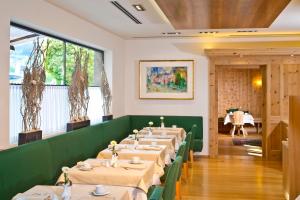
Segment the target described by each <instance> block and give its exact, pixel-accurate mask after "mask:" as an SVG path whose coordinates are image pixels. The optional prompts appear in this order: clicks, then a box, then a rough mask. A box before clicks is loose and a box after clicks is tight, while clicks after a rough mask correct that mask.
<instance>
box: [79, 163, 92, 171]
mask: <svg viewBox="0 0 300 200" xmlns="http://www.w3.org/2000/svg"><path fill="white" fill-rule="evenodd" d="M77 167H78V168H79V169H80V170H91V169H92V168H93V167H92V165H91V164H90V163H88V162H82V161H80V162H77Z"/></svg>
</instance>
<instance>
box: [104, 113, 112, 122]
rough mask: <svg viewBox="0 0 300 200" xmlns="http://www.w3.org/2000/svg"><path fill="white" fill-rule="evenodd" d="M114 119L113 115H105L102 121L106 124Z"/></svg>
mask: <svg viewBox="0 0 300 200" xmlns="http://www.w3.org/2000/svg"><path fill="white" fill-rule="evenodd" d="M112 119H113V115H104V116H102V121H103V122H105V121H110V120H112Z"/></svg>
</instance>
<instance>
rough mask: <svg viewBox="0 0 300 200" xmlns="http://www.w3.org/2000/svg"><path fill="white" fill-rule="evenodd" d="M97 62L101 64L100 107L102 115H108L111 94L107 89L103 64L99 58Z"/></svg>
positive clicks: (109, 112)
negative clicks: (101, 100)
mask: <svg viewBox="0 0 300 200" xmlns="http://www.w3.org/2000/svg"><path fill="white" fill-rule="evenodd" d="M98 63H102V64H101V66H100V67H101V74H100V77H101V80H100V88H101V93H102V98H103V104H102V109H103V114H104V116H106V115H110V114H111V111H110V110H111V100H112V96H111V92H110V89H109V84H108V81H107V76H106V73H105V69H104V64H103V62H102V60H101V62H98Z"/></svg>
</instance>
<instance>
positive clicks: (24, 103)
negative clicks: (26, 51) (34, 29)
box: [20, 39, 49, 132]
mask: <svg viewBox="0 0 300 200" xmlns="http://www.w3.org/2000/svg"><path fill="white" fill-rule="evenodd" d="M43 43H44V41H42V42H39V39H37V40H36V41H34V44H33V50H32V52H31V54H30V57H29V59H28V61H27V64H26V67H25V69H24V78H23V83H22V99H21V107H20V112H21V115H22V118H23V122H22V126H23V127H22V128H23V132H29V131H33V130H39V129H40V121H41V120H40V110H41V104H42V98H43V91H44V88H45V80H46V75H45V70H44V61H45V52H46V51H47V49H48V46H49V43H48V42H47V45H46V47H45V48H44V49H43Z"/></svg>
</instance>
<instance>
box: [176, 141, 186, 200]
mask: <svg viewBox="0 0 300 200" xmlns="http://www.w3.org/2000/svg"><path fill="white" fill-rule="evenodd" d="M185 151H186V141H183V142H182V143H181V145H180V146H179V149H178V151H177V156H176V158H177V157H179V156H180V157H181V158H183V157H184V153H185ZM182 164H183V160H182V159H181V162H180V164H179V171H178V176H177V181H176V197H178V199H181V172H182Z"/></svg>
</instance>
